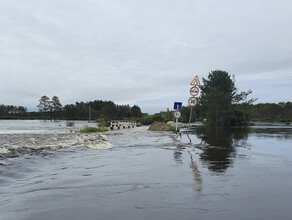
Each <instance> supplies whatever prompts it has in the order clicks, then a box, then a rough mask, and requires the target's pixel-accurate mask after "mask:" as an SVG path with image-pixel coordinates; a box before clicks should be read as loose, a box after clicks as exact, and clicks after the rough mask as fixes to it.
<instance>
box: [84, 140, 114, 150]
mask: <svg viewBox="0 0 292 220" xmlns="http://www.w3.org/2000/svg"><path fill="white" fill-rule="evenodd" d="M86 146H87V147H89V148H94V149H101V150H104V149H110V148H112V147H113V145H112V144H110V143H109V142H107V141H98V142H96V143H90V144H87V145H86Z"/></svg>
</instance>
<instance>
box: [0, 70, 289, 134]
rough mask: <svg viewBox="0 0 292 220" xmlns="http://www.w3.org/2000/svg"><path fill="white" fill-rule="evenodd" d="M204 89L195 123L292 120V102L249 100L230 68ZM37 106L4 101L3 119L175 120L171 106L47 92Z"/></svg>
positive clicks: (214, 74)
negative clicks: (64, 99)
mask: <svg viewBox="0 0 292 220" xmlns="http://www.w3.org/2000/svg"><path fill="white" fill-rule="evenodd" d="M200 89H201V94H200V98H199V104H198V105H197V106H196V107H194V108H193V116H192V119H191V122H195V121H204V122H205V123H206V125H208V126H211V127H232V126H245V125H249V124H250V123H251V122H255V121H262V122H283V123H286V124H287V125H288V124H291V122H292V103H291V102H280V103H277V104H276V103H258V104H255V101H256V99H248V96H249V95H250V94H251V93H252V92H251V91H250V90H249V91H245V92H238V91H237V87H236V85H235V77H234V76H232V75H230V74H229V73H228V72H226V71H222V70H214V71H211V72H210V73H209V75H208V77H207V78H206V79H205V78H203V80H202V85H201V87H200ZM185 102H187V101H185ZM37 107H38V109H39V111H38V112H28V111H27V108H26V107H23V106H13V105H3V104H0V119H43V120H66V121H68V123H69V122H70V123H69V124H68V123H67V126H74V124H72V123H74V120H89V119H90V120H92V121H96V122H97V123H98V124H99V125H100V127H109V122H110V121H111V120H134V121H137V122H138V125H139V124H141V125H151V124H152V123H153V122H156V121H157V122H163V123H165V122H168V121H174V117H173V115H172V110H170V109H166V111H161V112H159V113H156V114H153V115H149V114H147V113H142V111H141V109H140V107H139V106H137V105H134V106H132V107H131V106H129V105H117V104H115V103H114V102H112V101H102V100H95V101H90V102H76V103H75V104H67V105H65V106H62V104H61V102H60V100H59V98H58V97H57V96H53V97H52V98H49V97H47V96H46V95H43V96H41V97H40V99H39V104H38V105H37ZM190 111H191V109H190V107H188V106H182V109H181V113H182V116H181V118H180V119H179V122H182V123H188V121H189V115H190ZM89 115H90V116H89ZM87 129H88V128H87ZM85 130H86V129H85Z"/></svg>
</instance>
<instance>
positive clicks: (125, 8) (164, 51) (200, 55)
mask: <svg viewBox="0 0 292 220" xmlns="http://www.w3.org/2000/svg"><path fill="white" fill-rule="evenodd" d="M291 11H292V1H291V0H277V1H275V0H244V1H243V0H220V1H219V0H0V104H12V105H22V106H26V107H28V108H29V109H33V110H36V106H37V104H38V100H39V98H40V97H41V96H42V95H47V96H48V97H52V96H54V95H56V96H58V97H59V99H60V101H61V103H62V104H63V105H64V104H71V103H75V102H76V101H93V100H112V101H114V102H115V103H117V104H130V105H134V104H137V105H139V106H140V107H141V109H142V111H143V112H148V113H155V112H159V111H161V110H166V108H167V107H169V108H170V109H172V108H173V102H174V101H181V102H183V104H184V105H187V100H188V98H189V97H190V94H189V89H190V87H191V86H190V82H191V81H192V79H193V78H194V77H195V76H196V75H198V76H199V78H200V80H201V81H202V77H204V78H206V77H207V75H208V73H209V72H210V71H211V70H216V69H221V70H225V71H228V72H229V73H230V74H234V75H235V78H236V86H237V88H238V89H239V91H246V90H249V89H251V90H252V91H253V94H252V95H251V96H250V98H258V102H276V103H278V102H281V101H292V98H291V97H292V28H291V27H292V13H291Z"/></svg>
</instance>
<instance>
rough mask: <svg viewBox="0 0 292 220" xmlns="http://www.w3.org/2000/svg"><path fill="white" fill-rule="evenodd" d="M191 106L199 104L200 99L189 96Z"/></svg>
mask: <svg viewBox="0 0 292 220" xmlns="http://www.w3.org/2000/svg"><path fill="white" fill-rule="evenodd" d="M188 103H189V106H191V107H194V106H196V105H197V104H198V99H197V98H196V97H191V98H189V101H188Z"/></svg>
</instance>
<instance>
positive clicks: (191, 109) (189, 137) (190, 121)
mask: <svg viewBox="0 0 292 220" xmlns="http://www.w3.org/2000/svg"><path fill="white" fill-rule="evenodd" d="M192 113H193V107H191V112H190V118H189V127H188V133H187V136H188V138H189V140H190V143H192V140H191V138H190V137H189V132H190V126H191V119H192Z"/></svg>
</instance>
